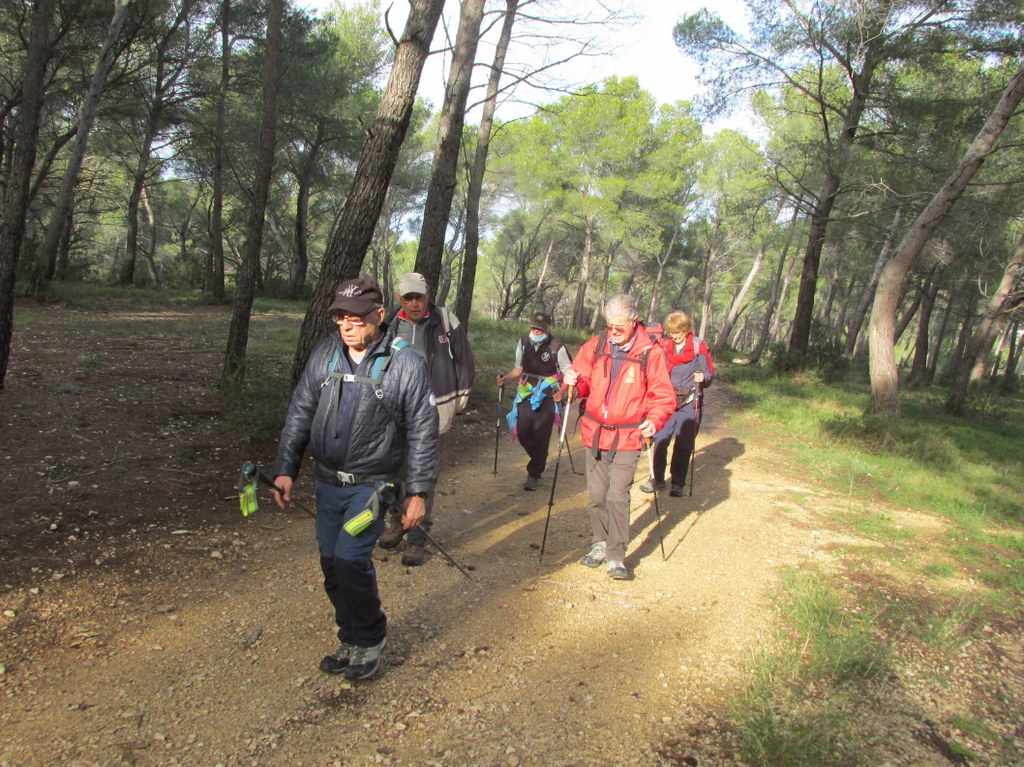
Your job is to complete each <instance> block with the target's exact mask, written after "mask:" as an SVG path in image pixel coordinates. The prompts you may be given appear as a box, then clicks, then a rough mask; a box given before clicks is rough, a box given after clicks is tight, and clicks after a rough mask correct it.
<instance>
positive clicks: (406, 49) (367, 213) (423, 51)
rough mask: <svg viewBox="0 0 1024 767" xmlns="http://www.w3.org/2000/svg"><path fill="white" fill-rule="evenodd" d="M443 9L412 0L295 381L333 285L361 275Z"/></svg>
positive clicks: (308, 320) (435, 0) (310, 317)
mask: <svg viewBox="0 0 1024 767" xmlns="http://www.w3.org/2000/svg"><path fill="white" fill-rule="evenodd" d="M443 7H444V0H412V1H411V2H410V10H409V18H408V19H407V21H406V23H405V30H404V31H403V33H402V39H401V41H400V42H399V44H398V49H397V51H396V52H395V60H394V63H393V64H392V65H391V74H390V75H389V76H388V84H387V86H386V87H385V89H384V94H383V96H382V97H381V100H380V104H379V105H378V107H377V114H376V116H375V117H374V121H373V126H372V127H371V128H370V132H369V135H368V136H367V138H366V141H365V142H364V144H363V149H362V151H361V153H360V155H359V163H358V165H357V167H356V173H355V177H354V178H353V180H352V188H351V189H350V190H349V193H348V196H347V197H346V198H345V206H344V208H343V210H342V213H341V216H340V218H339V219H338V225H337V226H336V227H335V230H334V235H333V236H332V238H331V243H330V245H329V246H328V248H327V252H326V253H325V254H324V260H323V265H322V267H321V270H320V281H319V282H318V283H317V286H316V289H315V290H314V292H313V298H312V299H311V300H310V303H309V309H308V310H307V311H306V317H305V319H304V320H303V322H302V330H301V333H300V335H299V344H298V348H297V349H296V351H295V359H294V360H293V363H292V378H293V379H294V380H298V378H299V376H300V375H301V374H302V369H303V367H305V365H306V358H307V357H309V353H310V351H312V349H313V346H314V345H315V344H316V342H317V340H319V339H320V338H322V337H323V336H324V335H326V334H327V333H328V331H329V330H330V324H331V318H330V317H328V316H327V307H328V306H330V304H331V299H332V298H333V295H334V289H335V287H337V285H338V283H339V282H340V281H342V280H345V279H351V278H353V277H357V276H358V275H359V271H360V269H361V268H362V265H363V260H364V259H365V257H366V250H367V248H368V247H369V246H370V242H371V240H372V239H373V232H374V229H375V228H376V226H377V219H378V218H379V217H380V211H381V208H382V207H383V205H384V198H385V196H386V194H387V190H388V184H389V183H390V181H391V174H392V172H393V171H394V169H395V163H396V162H397V161H398V152H399V150H400V149H401V148H402V142H403V141H404V140H405V134H406V131H407V130H408V128H409V120H410V118H411V117H412V109H413V106H414V104H415V103H416V89H417V87H418V86H419V81H420V74H421V73H422V71H423V63H424V62H425V61H426V58H427V54H429V53H430V41H431V39H432V38H433V36H434V30H435V29H436V27H437V21H438V19H439V18H440V16H441V9H442V8H443Z"/></svg>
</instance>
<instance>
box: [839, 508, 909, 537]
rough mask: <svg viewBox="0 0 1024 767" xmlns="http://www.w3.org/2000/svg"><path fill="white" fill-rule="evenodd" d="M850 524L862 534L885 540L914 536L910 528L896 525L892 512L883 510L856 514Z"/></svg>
mask: <svg viewBox="0 0 1024 767" xmlns="http://www.w3.org/2000/svg"><path fill="white" fill-rule="evenodd" d="M850 526H851V527H852V528H853V529H854V530H856V531H857V532H858V533H860V534H862V535H866V536H868V537H869V538H877V539H880V540H885V541H905V540H907V539H908V538H913V537H914V534H913V533H912V532H911V531H910V530H907V529H906V528H905V527H900V526H898V525H896V523H895V522H894V521H893V518H892V514H887V513H885V512H870V511H869V512H866V513H863V514H858V515H856V516H854V517H853V519H852V520H851V523H850Z"/></svg>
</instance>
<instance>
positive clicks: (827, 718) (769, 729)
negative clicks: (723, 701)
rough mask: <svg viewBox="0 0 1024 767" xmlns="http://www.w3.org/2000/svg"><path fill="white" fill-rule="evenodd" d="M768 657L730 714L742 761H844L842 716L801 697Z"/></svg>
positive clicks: (805, 765)
mask: <svg viewBox="0 0 1024 767" xmlns="http://www.w3.org/2000/svg"><path fill="white" fill-rule="evenodd" d="M778 671H779V669H778V668H777V667H776V666H775V665H774V664H773V663H772V662H771V661H770V660H767V659H763V660H761V661H760V662H759V663H758V664H757V671H756V674H755V681H754V683H753V684H752V685H751V686H750V687H748V688H747V689H746V690H744V692H743V693H742V694H741V695H740V696H739V697H738V699H737V701H736V703H735V704H734V706H733V707H732V711H731V712H730V713H731V719H732V721H733V722H734V725H733V727H734V730H735V732H736V736H737V742H738V743H739V750H740V756H741V758H742V760H743V763H744V764H750V765H764V766H765V767H769V766H771V767H814V765H831V764H836V763H841V762H842V747H841V745H840V744H841V743H843V742H846V741H847V740H848V738H847V737H846V736H845V730H846V724H847V723H846V719H845V718H844V717H843V716H842V715H840V714H838V713H835V712H834V711H832V710H831V709H830V708H829V707H828V706H820V705H807V702H805V701H800V700H799V699H798V697H797V696H796V695H794V694H793V693H792V691H791V690H789V689H787V686H786V685H785V684H784V683H783V680H782V679H780V678H779V677H778V675H777V672H778Z"/></svg>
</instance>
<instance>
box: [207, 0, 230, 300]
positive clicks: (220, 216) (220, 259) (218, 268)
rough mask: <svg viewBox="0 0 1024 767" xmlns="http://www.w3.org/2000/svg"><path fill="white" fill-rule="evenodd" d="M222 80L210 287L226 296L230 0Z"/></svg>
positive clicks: (223, 23)
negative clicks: (225, 250)
mask: <svg viewBox="0 0 1024 767" xmlns="http://www.w3.org/2000/svg"><path fill="white" fill-rule="evenodd" d="M220 16H221V18H220V80H219V82H218V83H217V104H216V107H215V110H216V118H215V122H214V128H213V203H212V205H211V210H210V253H211V254H212V262H213V263H212V270H211V273H210V290H211V291H212V292H213V297H214V298H215V299H217V300H218V301H223V300H224V295H225V293H224V142H225V140H226V139H225V137H226V135H227V127H226V124H227V117H226V112H227V102H228V84H229V83H230V81H231V0H224V2H223V3H222V4H221V12H220Z"/></svg>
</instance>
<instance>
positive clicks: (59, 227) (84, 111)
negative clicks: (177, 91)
mask: <svg viewBox="0 0 1024 767" xmlns="http://www.w3.org/2000/svg"><path fill="white" fill-rule="evenodd" d="M127 10H128V0H114V15H113V16H112V17H111V19H110V25H109V26H108V27H107V36H106V39H104V41H103V45H102V47H101V48H100V56H99V59H98V60H97V62H96V67H95V69H93V73H92V81H91V82H90V83H89V91H88V92H87V93H86V95H85V99H84V100H83V101H82V106H81V108H80V109H79V113H78V121H77V123H76V126H75V143H74V144H73V145H72V147H71V156H70V157H69V158H68V165H67V168H65V170H64V177H63V179H61V184H60V191H59V192H58V193H57V202H56V204H55V205H54V208H53V214H52V215H51V216H50V223H49V226H47V227H46V234H45V235H44V236H43V241H42V243H41V244H40V246H39V252H38V254H37V256H36V268H35V271H34V272H33V274H32V286H31V289H32V293H34V294H36V295H38V294H39V293H40V292H41V291H42V289H43V286H44V284H45V283H46V282H48V281H49V280H52V279H53V275H54V272H55V271H56V267H57V254H58V252H59V251H60V244H61V241H62V240H63V239H64V231H65V230H66V229H67V228H68V227H69V226H70V222H71V210H72V208H73V207H74V203H75V186H76V185H77V184H78V179H79V176H80V175H81V172H82V162H83V161H84V160H85V151H86V148H87V147H88V145H89V135H90V134H91V133H92V128H93V125H94V124H95V122H96V112H97V110H98V109H99V102H100V96H101V95H102V94H103V89H104V87H106V84H107V76H108V75H109V74H110V70H111V68H112V67H113V66H114V59H115V58H116V53H117V49H116V48H115V44H116V43H117V38H118V37H119V36H120V35H121V28H122V27H123V26H124V19H125V16H126V13H127Z"/></svg>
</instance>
